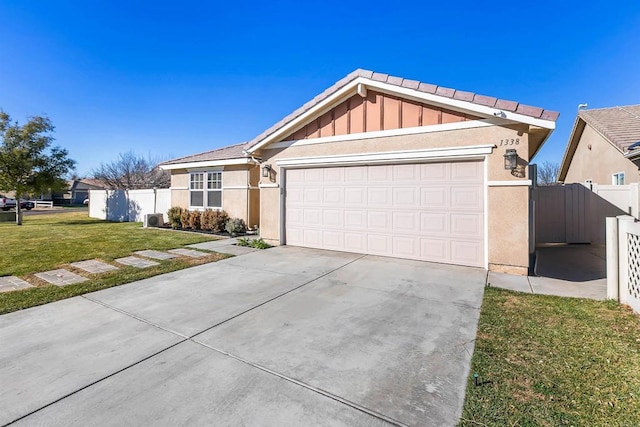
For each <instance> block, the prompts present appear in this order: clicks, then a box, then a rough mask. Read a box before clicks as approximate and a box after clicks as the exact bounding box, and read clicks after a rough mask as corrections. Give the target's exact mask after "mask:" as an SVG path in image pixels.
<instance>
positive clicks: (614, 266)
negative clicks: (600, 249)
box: [606, 217, 620, 301]
mask: <svg viewBox="0 0 640 427" xmlns="http://www.w3.org/2000/svg"><path fill="white" fill-rule="evenodd" d="M606 224H607V238H606V245H607V299H613V300H616V301H620V294H619V283H618V269H619V266H618V249H619V248H618V218H615V217H608V218H607V219H606Z"/></svg>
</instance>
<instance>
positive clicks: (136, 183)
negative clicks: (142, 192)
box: [93, 151, 171, 190]
mask: <svg viewBox="0 0 640 427" xmlns="http://www.w3.org/2000/svg"><path fill="white" fill-rule="evenodd" d="M93 177H94V178H95V179H97V180H98V181H100V182H102V183H103V184H104V185H105V186H106V187H107V188H109V189H111V190H137V189H142V188H153V187H156V188H169V186H170V185H171V175H170V174H169V172H168V171H165V170H162V169H160V168H159V167H158V166H157V162H155V161H152V160H151V159H145V158H144V157H142V156H138V155H136V154H135V153H134V152H133V151H129V152H127V153H120V154H119V155H118V159H117V160H114V161H112V162H108V163H102V164H100V166H99V167H98V168H97V169H95V170H94V171H93Z"/></svg>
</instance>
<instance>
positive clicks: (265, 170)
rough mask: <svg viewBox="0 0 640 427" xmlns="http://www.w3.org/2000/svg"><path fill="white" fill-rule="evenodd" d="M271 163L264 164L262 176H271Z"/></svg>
mask: <svg viewBox="0 0 640 427" xmlns="http://www.w3.org/2000/svg"><path fill="white" fill-rule="evenodd" d="M271 170H272V169H271V165H264V166H262V177H263V178H269V177H270V176H271Z"/></svg>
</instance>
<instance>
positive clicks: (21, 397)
mask: <svg viewBox="0 0 640 427" xmlns="http://www.w3.org/2000/svg"><path fill="white" fill-rule="evenodd" d="M485 278H486V271H485V270H483V269H476V268H466V267H457V266H449V265H442V264H431V263H426V262H418V261H409V260H399V259H390V258H381V257H375V256H368V255H359V254H349V253H342V252H331V251H320V250H313V249H304V248H294V247H286V246H285V247H277V248H272V249H268V250H265V251H256V252H252V253H248V254H246V255H244V256H241V257H234V258H228V259H224V260H222V261H219V262H216V263H210V264H204V265H200V266H197V267H192V268H188V269H185V270H181V271H176V272H173V273H169V274H164V275H160V276H155V277H152V278H148V279H145V280H141V281H138V282H134V283H130V284H127V285H122V286H119V287H114V288H109V289H105V290H102V291H99V292H95V293H91V294H87V295H84V296H82V297H75V298H70V299H67V300H63V301H59V302H56V303H52V304H47V305H44V306H41V307H34V308H31V309H27V310H22V311H18V312H15V313H10V314H7V315H3V316H0V342H1V343H2V345H1V346H0V384H2V387H0V425H4V424H6V423H13V422H15V425H25V426H27V425H61V426H86V425H146V424H155V425H186V424H189V425H225V426H226V425H265V426H276V425H277V426H294V425H295V426H297V425H331V426H383V425H395V426H403V425H413V426H424V425H437V426H453V425H456V424H457V422H458V418H459V417H460V414H461V412H462V405H463V401H464V396H465V389H466V385H467V382H468V375H469V366H470V360H471V355H472V353H473V348H474V342H475V334H476V330H477V323H478V318H479V314H480V306H481V303H482V297H483V292H484V284H485Z"/></svg>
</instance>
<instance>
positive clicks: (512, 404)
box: [460, 288, 640, 426]
mask: <svg viewBox="0 0 640 427" xmlns="http://www.w3.org/2000/svg"><path fill="white" fill-rule="evenodd" d="M474 373H478V374H479V378H478V379H479V383H480V384H481V385H480V386H478V387H476V386H474V383H473V374H474ZM460 425H461V426H561V425H567V426H609V425H611V426H637V425H640V317H639V316H637V315H635V314H633V313H631V312H629V311H628V310H626V309H625V308H624V307H622V306H620V305H618V304H616V303H614V302H611V301H607V302H599V301H591V300H583V299H573V298H561V297H553V296H544V295H528V294H521V293H517V292H510V291H505V290H501V289H495V288H487V290H486V293H485V297H484V301H483V305H482V312H481V315H480V324H479V329H478V340H477V342H476V347H475V352H474V355H473V360H472V367H471V375H470V377H469V385H468V388H467V395H466V401H465V405H464V411H463V415H462V420H461V422H460Z"/></svg>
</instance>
